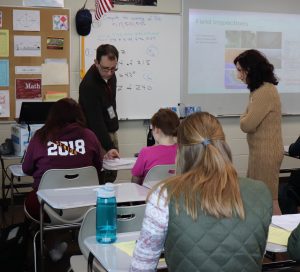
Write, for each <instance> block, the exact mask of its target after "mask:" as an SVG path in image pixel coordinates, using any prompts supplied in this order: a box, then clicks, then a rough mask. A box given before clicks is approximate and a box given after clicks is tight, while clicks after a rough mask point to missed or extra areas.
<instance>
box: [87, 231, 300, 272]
mask: <svg viewBox="0 0 300 272" xmlns="http://www.w3.org/2000/svg"><path fill="white" fill-rule="evenodd" d="M138 237H139V232H127V233H117V241H116V244H117V243H122V242H129V241H133V240H137V239H138ZM84 244H85V245H86V247H87V248H88V249H89V251H90V252H91V253H92V254H93V256H94V257H95V258H96V259H97V260H98V261H99V263H100V264H101V266H102V267H103V269H104V270H105V271H108V272H116V271H118V272H127V271H129V267H130V264H131V259H132V256H130V255H128V254H127V253H125V252H124V251H123V250H121V249H120V248H118V247H116V246H115V244H99V243H98V242H97V241H96V236H90V237H87V238H86V239H85V240H84ZM269 249H272V250H274V252H275V250H276V252H286V250H287V249H286V247H285V246H280V245H275V244H271V243H267V250H269ZM275 264H277V263H275ZM287 264H288V265H293V264H294V262H293V261H286V262H285V263H284V264H282V265H287ZM272 265H273V264H272ZM264 267H265V268H266V269H268V268H270V267H272V266H271V264H268V265H264ZM157 268H158V269H166V268H167V265H166V263H165V261H160V262H159V264H158V267H157Z"/></svg>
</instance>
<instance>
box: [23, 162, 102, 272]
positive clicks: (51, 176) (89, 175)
mask: <svg viewBox="0 0 300 272" xmlns="http://www.w3.org/2000/svg"><path fill="white" fill-rule="evenodd" d="M94 185H99V180H98V173H97V170H96V168H95V167H93V166H87V167H82V168H73V169H50V170H48V171H46V172H45V173H44V174H43V176H42V178H41V182H40V185H39V190H42V189H58V188H70V187H82V186H94ZM39 200H40V199H39ZM89 208H90V207H83V208H75V209H64V210H55V209H53V208H51V207H50V206H48V205H47V204H44V211H45V212H46V213H47V215H48V216H49V218H50V223H49V224H46V226H45V228H44V230H45V231H47V230H51V229H63V228H72V227H79V226H80V222H82V220H83V217H84V215H85V213H86V211H87V210H88V209H89ZM24 212H25V215H26V216H27V217H28V218H30V219H31V220H32V221H34V222H37V223H39V224H40V222H39V221H37V220H36V219H34V218H32V217H31V216H30V214H29V213H28V212H27V210H26V207H25V205H24ZM38 233H40V231H37V232H36V233H35V235H34V238H33V249H34V265H35V271H37V264H36V237H37V235H38ZM40 235H41V237H42V236H43V235H42V233H40Z"/></svg>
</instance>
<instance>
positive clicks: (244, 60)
mask: <svg viewBox="0 0 300 272" xmlns="http://www.w3.org/2000/svg"><path fill="white" fill-rule="evenodd" d="M233 62H234V64H235V65H236V64H237V63H239V65H240V66H241V68H242V69H243V70H244V71H245V72H247V76H246V84H247V88H248V89H249V90H250V91H251V92H252V91H254V90H256V89H257V88H259V87H260V86H261V85H263V83H264V82H269V83H272V84H274V85H277V84H278V79H277V77H276V76H275V74H274V66H273V64H271V63H270V62H269V61H268V59H267V58H266V57H265V56H264V55H263V54H262V53H261V52H259V51H258V50H255V49H250V50H246V51H245V52H243V53H241V54H240V55H238V56H237V57H236V58H235V59H234V61H233Z"/></svg>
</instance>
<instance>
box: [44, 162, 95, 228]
mask: <svg viewBox="0 0 300 272" xmlns="http://www.w3.org/2000/svg"><path fill="white" fill-rule="evenodd" d="M93 185H99V180H98V173H97V170H96V168H95V167H94V166H87V167H81V168H73V169H50V170H48V171H46V172H45V173H44V175H43V176H42V178H41V182H40V185H39V190H41V189H58V188H70V187H82V186H93ZM89 208H90V207H83V208H74V209H65V210H63V211H56V210H54V209H52V208H51V207H49V206H48V205H46V204H45V206H44V210H45V211H46V213H47V214H48V216H49V218H50V220H51V224H61V223H77V222H81V221H82V219H83V216H84V214H85V213H86V211H87V210H88V209H89Z"/></svg>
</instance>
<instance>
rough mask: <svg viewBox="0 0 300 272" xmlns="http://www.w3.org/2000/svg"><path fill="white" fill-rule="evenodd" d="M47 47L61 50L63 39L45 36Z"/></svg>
mask: <svg viewBox="0 0 300 272" xmlns="http://www.w3.org/2000/svg"><path fill="white" fill-rule="evenodd" d="M47 49H56V50H57V49H58V50H63V49H64V39H63V38H52V37H48V38H47Z"/></svg>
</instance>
